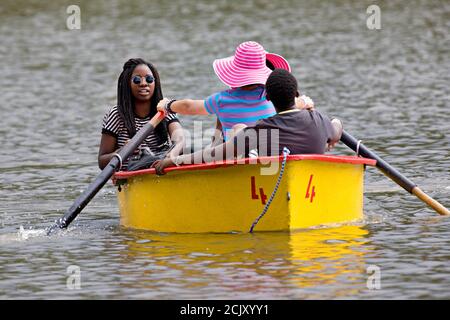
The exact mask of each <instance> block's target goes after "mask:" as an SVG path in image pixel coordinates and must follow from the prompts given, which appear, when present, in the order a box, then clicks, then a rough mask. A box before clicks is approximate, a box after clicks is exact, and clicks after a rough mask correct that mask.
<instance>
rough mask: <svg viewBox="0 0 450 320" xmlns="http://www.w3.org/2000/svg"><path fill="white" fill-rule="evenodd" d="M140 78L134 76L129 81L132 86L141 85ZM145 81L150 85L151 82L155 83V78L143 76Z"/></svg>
mask: <svg viewBox="0 0 450 320" xmlns="http://www.w3.org/2000/svg"><path fill="white" fill-rule="evenodd" d="M142 78H144V77H141V76H137V75H136V76H134V77H133V79H131V81H133V83H134V84H141V81H142ZM145 81H147V83H148V84H151V83H153V81H155V78H154V77H153V76H151V75H149V74H148V75H146V76H145Z"/></svg>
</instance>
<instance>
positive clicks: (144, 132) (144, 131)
mask: <svg viewBox="0 0 450 320" xmlns="http://www.w3.org/2000/svg"><path fill="white" fill-rule="evenodd" d="M162 119H164V112H162V111H160V112H158V113H157V114H156V115H155V116H154V117H153V118H152V119H150V121H149V122H148V123H146V124H145V125H144V126H143V127H142V128H141V129H140V130H139V131H138V132H137V133H136V134H135V135H134V137H133V138H132V139H130V140H129V141H128V143H127V144H126V145H125V146H123V148H122V149H121V150H120V151H119V152H118V153H117V155H116V156H114V157H113V158H112V159H111V161H109V163H108V164H107V165H106V167H105V168H104V169H103V170H102V172H100V174H99V175H98V176H97V178H96V179H95V180H94V181H93V182H92V183H91V184H90V185H89V186H88V188H87V189H86V190H85V191H84V192H83V193H82V194H81V195H80V196H79V197H78V198H77V199H76V200H75V202H74V203H73V204H72V206H71V207H70V208H69V210H67V211H66V213H65V214H64V215H63V216H62V217H61V218H60V219H58V220H56V221H55V223H54V224H53V225H52V226H51V227H50V228H48V230H47V235H50V234H51V233H52V231H53V230H55V229H56V228H60V229H63V228H67V226H68V225H69V224H70V223H71V222H72V221H73V220H74V219H75V218H76V217H77V215H78V214H79V213H80V212H81V210H83V208H84V207H85V206H86V205H87V204H88V203H89V201H91V199H92V198H93V197H94V196H95V195H96V194H97V192H98V191H99V190H100V189H101V188H102V187H103V186H104V185H105V183H106V182H107V181H108V180H109V179H110V178H111V177H112V175H113V174H114V172H116V171H117V170H120V166H121V165H122V161H125V160H126V159H128V157H129V156H130V155H131V154H132V153H133V152H134V150H136V149H137V147H139V145H140V144H141V143H142V142H143V141H144V140H145V138H147V137H148V135H149V134H151V133H152V132H153V130H155V127H156V126H157V125H158V124H159V123H160V122H161V120H162Z"/></svg>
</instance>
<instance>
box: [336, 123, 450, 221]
mask: <svg viewBox="0 0 450 320" xmlns="http://www.w3.org/2000/svg"><path fill="white" fill-rule="evenodd" d="M341 141H342V142H343V143H344V144H346V145H347V146H348V147H349V148H350V149H352V150H353V151H355V152H356V153H357V154H358V155H361V156H363V157H365V158H370V159H374V160H376V161H377V164H376V167H377V168H378V169H380V170H381V171H382V172H383V173H384V174H385V175H386V176H388V177H389V178H391V179H392V180H393V181H394V182H395V183H397V184H398V185H399V186H401V187H402V188H403V189H405V190H406V191H408V192H409V193H411V194H414V195H415V196H416V197H418V198H419V199H420V200H422V201H423V202H425V203H426V204H427V205H429V206H430V207H431V208H433V209H434V210H435V211H436V212H437V213H439V214H441V215H450V211H449V210H448V209H447V208H445V207H444V206H443V205H442V204H440V203H439V202H437V201H436V200H434V199H433V198H431V197H430V196H429V195H427V194H426V193H425V192H423V191H422V190H421V189H420V188H419V187H418V186H417V185H416V184H415V183H414V182H412V181H411V180H409V179H408V178H407V177H405V176H404V175H402V174H401V173H400V172H398V171H397V170H396V169H395V168H393V167H392V166H391V165H390V164H389V163H387V162H386V161H384V160H383V159H381V158H380V157H379V156H377V155H376V154H375V153H374V152H372V151H370V150H369V149H367V148H366V146H364V145H363V144H362V143H358V140H356V139H355V138H354V137H353V136H351V135H350V134H348V133H347V132H345V131H344V132H343V133H342V137H341Z"/></svg>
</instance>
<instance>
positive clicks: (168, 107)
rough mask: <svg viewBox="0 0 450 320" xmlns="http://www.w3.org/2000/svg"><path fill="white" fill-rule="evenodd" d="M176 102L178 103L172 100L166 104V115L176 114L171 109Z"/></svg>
mask: <svg viewBox="0 0 450 320" xmlns="http://www.w3.org/2000/svg"><path fill="white" fill-rule="evenodd" d="M175 101H177V100H175V99H171V100H170V101H169V102H167V103H166V105H165V106H164V109H165V110H166V113H176V112H174V111H173V110H172V109H171V108H170V106H171V105H172V103H174V102H175Z"/></svg>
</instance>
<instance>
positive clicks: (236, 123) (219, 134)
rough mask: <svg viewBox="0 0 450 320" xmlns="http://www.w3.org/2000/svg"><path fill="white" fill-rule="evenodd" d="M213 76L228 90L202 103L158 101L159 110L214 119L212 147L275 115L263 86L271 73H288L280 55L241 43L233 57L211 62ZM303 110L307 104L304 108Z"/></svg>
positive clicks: (186, 100)
mask: <svg viewBox="0 0 450 320" xmlns="http://www.w3.org/2000/svg"><path fill="white" fill-rule="evenodd" d="M213 68H214V72H215V73H216V75H217V77H218V78H219V79H220V81H222V82H223V83H224V84H225V85H227V86H228V87H229V89H227V90H223V91H220V92H217V93H214V94H212V95H211V96H209V97H207V98H206V99H204V100H191V99H184V100H178V101H176V100H169V99H164V100H161V101H160V103H159V104H158V107H157V108H158V110H160V111H165V112H176V113H180V114H186V115H208V114H215V115H216V116H217V122H216V128H217V129H218V130H216V135H215V136H214V138H213V144H215V143H222V142H223V141H224V140H225V141H226V140H228V138H230V137H231V136H233V133H234V131H235V130H236V128H239V127H241V126H253V125H254V124H255V123H256V122H257V121H258V120H261V119H265V118H268V117H271V116H273V115H275V114H276V111H275V108H274V106H273V104H272V102H270V101H267V100H266V98H265V87H264V84H265V83H266V81H267V78H268V77H269V75H270V73H271V72H272V70H273V69H284V70H287V71H289V72H290V71H291V67H290V65H289V63H288V62H287V60H286V59H284V58H283V57H282V56H281V55H278V54H275V53H269V52H267V51H266V50H265V49H264V48H263V46H262V45H261V44H259V43H257V42H255V41H247V42H243V43H241V44H240V45H239V46H238V47H237V48H236V50H235V54H234V55H233V56H230V57H227V58H223V59H217V60H215V61H214V62H213ZM304 105H305V106H306V104H304Z"/></svg>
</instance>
